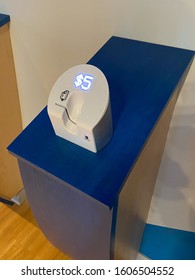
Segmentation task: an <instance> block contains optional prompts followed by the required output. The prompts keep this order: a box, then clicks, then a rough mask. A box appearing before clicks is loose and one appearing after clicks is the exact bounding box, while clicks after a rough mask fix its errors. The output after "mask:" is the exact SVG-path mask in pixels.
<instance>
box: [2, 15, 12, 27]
mask: <svg viewBox="0 0 195 280" xmlns="http://www.w3.org/2000/svg"><path fill="white" fill-rule="evenodd" d="M8 22H10V16H8V15H4V14H0V27H1V26H3V25H5V24H6V23H8Z"/></svg>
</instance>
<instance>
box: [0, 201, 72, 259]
mask: <svg viewBox="0 0 195 280" xmlns="http://www.w3.org/2000/svg"><path fill="white" fill-rule="evenodd" d="M67 259H69V258H68V256H65V255H64V254H63V253H62V252H60V251H59V250H58V249H56V248H55V247H54V246H53V245H52V244H51V243H50V242H49V241H48V240H47V239H46V238H45V236H44V235H43V233H42V232H41V230H40V229H39V227H38V225H37V224H36V221H35V219H34V217H33V215H32V212H31V210H30V207H29V205H28V202H27V201H25V202H24V203H23V204H22V205H20V206H18V205H13V206H8V205H5V204H3V203H0V260H67Z"/></svg>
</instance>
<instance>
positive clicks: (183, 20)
mask: <svg viewBox="0 0 195 280" xmlns="http://www.w3.org/2000/svg"><path fill="white" fill-rule="evenodd" d="M0 12H1V13H7V14H9V15H10V16H11V38H12V45H13V51H14V58H15V65H16V72H17V80H18V87H19V94H20V102H21V110H22V119H23V124H24V126H26V124H28V123H29V122H30V121H31V120H32V118H33V117H34V116H36V115H37V113H38V112H39V111H40V110H41V109H42V108H43V107H44V106H45V105H46V103H47V98H48V95H49V92H50V90H51V87H52V85H53V84H54V82H55V80H56V79H57V77H58V76H59V75H60V74H62V73H63V72H64V71H65V70H66V69H68V68H69V67H71V66H73V65H75V64H79V63H85V62H86V61H87V60H88V59H89V58H90V57H91V56H92V55H93V54H94V53H95V52H96V51H97V50H98V49H99V48H100V47H101V46H102V45H103V44H104V43H105V41H107V40H108V38H109V37H110V36H112V35H113V34H114V35H118V36H121V37H128V38H135V39H138V40H145V41H150V42H154V43H160V44H167V45H172V46H177V47H182V48H187V49H195V36H194V30H195V1H194V0H172V1H169V0H106V1H105V0H32V1H26V0H17V1H16V0H7V1H4V0H0ZM194 76H195V75H194Z"/></svg>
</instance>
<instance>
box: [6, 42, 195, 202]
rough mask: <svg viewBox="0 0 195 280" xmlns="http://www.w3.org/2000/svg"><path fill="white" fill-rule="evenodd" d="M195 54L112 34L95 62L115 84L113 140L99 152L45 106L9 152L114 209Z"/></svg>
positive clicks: (95, 56)
mask: <svg viewBox="0 0 195 280" xmlns="http://www.w3.org/2000/svg"><path fill="white" fill-rule="evenodd" d="M193 56H194V52H193V51H188V50H182V49H178V48H172V47H166V46H160V45H155V44H150V43H145V42H139V41H135V40H130V39H122V38H118V37H112V38H111V39H110V40H109V41H108V42H107V43H106V44H105V45H104V46H103V47H102V48H101V49H100V50H99V51H98V52H97V54H95V55H94V57H93V58H92V59H91V60H90V61H89V63H90V64H92V65H95V66H97V67H98V68H99V69H100V70H102V71H103V73H104V74H105V76H106V77H107V80H108V83H109V87H110V99H111V108H112V115H113V124H114V134H113V137H112V139H111V141H110V143H109V144H108V145H107V146H106V147H105V148H104V149H102V150H101V151H100V152H98V153H97V154H95V153H92V152H90V151H88V150H85V149H83V148H81V147H79V146H76V145H75V144H72V143H69V142H68V141H66V140H64V139H61V138H59V137H57V136H56V135H55V133H54V131H53V128H52V125H51V123H50V120H49V117H48V114H47V110H46V108H45V109H44V110H43V111H42V112H41V113H40V114H39V115H38V116H37V117H36V119H35V120H34V121H33V122H32V123H31V124H30V125H29V126H28V127H27V128H26V129H25V130H24V131H23V132H22V134H21V135H19V137H18V138H16V139H15V141H14V142H13V143H12V144H11V145H10V146H9V147H8V149H9V151H11V152H12V153H14V154H15V155H16V156H17V157H20V158H23V159H25V160H27V161H29V162H30V163H32V164H33V165H35V166H37V167H39V168H41V169H43V170H44V171H46V172H49V173H51V174H53V175H55V176H56V177H58V178H60V179H61V180H63V181H65V182H67V183H69V184H70V185H72V186H74V187H75V188H77V189H79V190H81V191H82V192H84V193H86V194H88V195H90V196H92V197H93V198H95V199H97V200H99V201H100V202H102V203H104V204H106V205H107V206H109V207H113V205H114V203H115V202H116V200H117V198H118V194H119V192H120V190H121V188H122V187H123V184H124V182H125V179H126V177H127V176H128V174H129V172H130V171H131V169H132V167H133V165H134V163H135V161H136V159H137V158H138V156H139V154H140V152H141V151H142V149H143V146H144V144H145V142H146V140H147V139H148V137H149V136H150V133H151V132H152V130H153V128H154V126H155V124H156V122H157V121H158V119H159V117H160V115H161V113H162V111H163V110H164V108H165V106H166V104H167V102H168V100H169V99H170V97H171V95H172V93H173V91H174V89H175V88H176V87H177V85H178V83H179V81H180V79H181V77H182V75H183V73H184V71H185V70H186V68H187V66H188V65H189V64H190V62H191V60H192V58H193ZM89 118H90V116H89Z"/></svg>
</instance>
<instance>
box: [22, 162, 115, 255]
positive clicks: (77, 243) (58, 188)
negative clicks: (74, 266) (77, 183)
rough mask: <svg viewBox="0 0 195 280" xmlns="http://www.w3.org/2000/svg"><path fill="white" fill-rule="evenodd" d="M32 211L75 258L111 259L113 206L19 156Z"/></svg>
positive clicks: (50, 235)
mask: <svg viewBox="0 0 195 280" xmlns="http://www.w3.org/2000/svg"><path fill="white" fill-rule="evenodd" d="M18 162H19V167H20V171H21V175H22V179H23V183H24V186H25V191H26V195H27V198H28V201H29V204H30V206H31V209H32V212H33V214H34V216H35V218H36V220H37V222H38V224H39V226H40V228H41V230H42V231H43V233H44V234H45V236H46V237H47V238H48V240H49V241H50V242H51V243H53V244H54V245H55V246H56V247H57V248H59V249H60V250H61V251H62V252H64V253H65V254H68V255H69V256H70V257H72V258H74V259H110V238H111V226H112V210H110V209H109V207H107V206H106V205H104V204H102V203H100V202H98V201H97V200H95V199H93V198H91V197H89V196H88V195H86V194H84V193H82V192H80V191H78V190H76V189H75V188H73V187H72V186H69V185H68V184H66V183H65V182H63V181H60V180H58V179H57V178H56V177H54V176H51V175H50V174H46V173H44V172H42V170H39V169H36V168H35V167H33V166H32V165H30V164H28V163H27V162H25V161H23V160H20V159H19V160H18Z"/></svg>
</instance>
